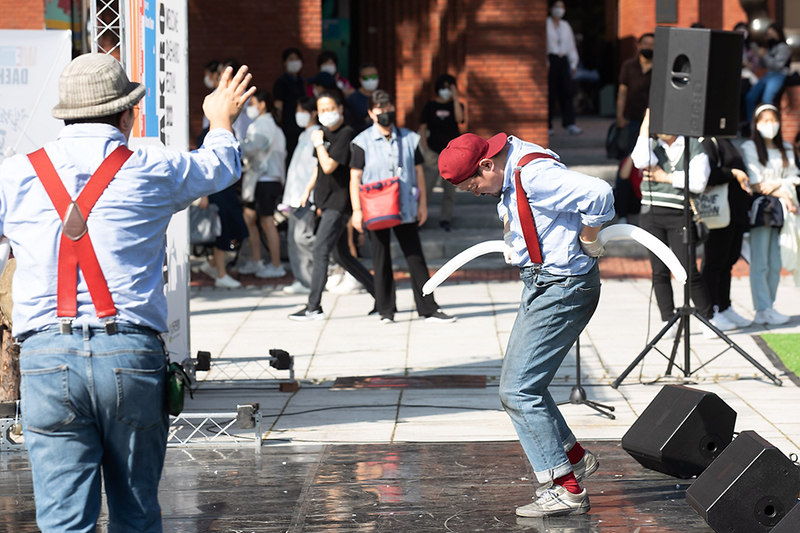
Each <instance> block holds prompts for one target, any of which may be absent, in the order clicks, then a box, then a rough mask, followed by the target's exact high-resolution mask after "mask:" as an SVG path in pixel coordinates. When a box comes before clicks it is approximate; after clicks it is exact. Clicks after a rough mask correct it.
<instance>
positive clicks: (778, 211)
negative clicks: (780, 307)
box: [742, 104, 797, 326]
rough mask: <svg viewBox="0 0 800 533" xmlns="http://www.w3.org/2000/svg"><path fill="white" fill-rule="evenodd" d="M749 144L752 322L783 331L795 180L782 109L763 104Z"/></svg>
mask: <svg viewBox="0 0 800 533" xmlns="http://www.w3.org/2000/svg"><path fill="white" fill-rule="evenodd" d="M753 124H754V125H755V128H753V133H752V135H751V140H749V141H746V142H745V143H744V144H742V152H743V153H744V162H745V164H746V165H747V175H748V176H749V177H750V186H751V187H752V189H753V192H754V193H756V194H755V199H754V200H753V205H752V207H751V208H750V225H751V226H752V228H751V229H750V292H751V293H752V295H753V307H754V308H755V311H756V317H755V320H754V322H755V323H756V324H767V325H771V326H779V325H781V324H786V323H787V322H788V321H789V317H788V316H786V315H783V314H781V313H779V312H777V311H775V309H773V307H772V306H773V304H774V303H775V296H776V295H777V293H778V282H779V281H780V277H781V250H780V232H781V226H783V210H784V209H786V210H787V211H788V212H790V213H797V205H795V203H794V200H793V197H792V195H791V192H790V191H789V190H788V188H789V187H794V184H795V182H796V181H797V166H796V165H795V164H794V158H793V157H790V156H791V155H792V145H791V144H790V143H788V142H784V141H783V136H782V135H781V117H780V112H779V111H778V108H777V107H775V106H774V105H771V104H764V105H762V106H760V107H759V108H758V109H756V111H755V113H754V114H753Z"/></svg>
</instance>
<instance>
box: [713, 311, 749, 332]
mask: <svg viewBox="0 0 800 533" xmlns="http://www.w3.org/2000/svg"><path fill="white" fill-rule="evenodd" d="M720 314H721V315H722V316H724V317H725V318H727V319H728V321H730V322H733V323H734V324H736V325H737V326H739V327H740V328H746V327H747V326H749V325H750V324H752V323H753V321H752V320H748V319H746V318H745V317H743V316H742V315H740V314H739V313H737V312H736V311H734V310H733V307H728V308H727V309H726V310H724V311H723V312H722V313H720Z"/></svg>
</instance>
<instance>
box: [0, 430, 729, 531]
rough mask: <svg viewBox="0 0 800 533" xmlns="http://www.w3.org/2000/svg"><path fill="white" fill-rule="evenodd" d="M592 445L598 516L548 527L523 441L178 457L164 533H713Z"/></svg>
mask: <svg viewBox="0 0 800 533" xmlns="http://www.w3.org/2000/svg"><path fill="white" fill-rule="evenodd" d="M583 444H584V446H586V447H588V448H590V449H591V450H592V451H593V452H594V453H595V454H597V455H598V457H599V459H600V470H598V471H597V473H595V474H594V475H593V476H592V477H591V478H589V479H588V480H587V481H586V483H585V486H586V488H587V489H588V490H589V494H590V497H591V502H592V510H591V511H590V512H589V514H587V515H583V516H578V517H567V518H551V519H544V520H543V519H531V518H525V519H523V518H517V516H516V515H515V514H514V508H515V506H517V505H524V504H526V503H528V502H530V501H531V496H532V494H533V485H532V484H531V483H532V482H531V476H532V474H531V472H530V470H529V467H528V466H527V461H526V460H525V459H524V456H523V453H522V449H521V448H520V446H519V444H518V443H515V442H471V443H452V444H407V443H406V444H364V445H351V444H348V445H307V446H282V445H281V446H275V445H265V446H263V447H262V453H261V454H260V455H259V454H256V453H255V452H254V450H253V449H252V448H249V447H247V448H238V449H230V448H228V449H224V448H220V449H211V448H188V449H169V450H168V451H167V461H166V466H165V469H164V478H163V480H162V482H161V486H160V496H159V498H160V501H161V506H162V511H163V516H164V531H165V532H172V531H185V532H205V531H228V532H232V531H237V532H239V531H240V532H248V533H249V532H276V533H277V532H281V533H284V532H290V533H294V532H300V531H305V532H337V531H368V532H371V531H375V532H377V531H395V532H402V533H422V532H432V531H446V532H460V533H472V532H478V531H497V532H509V531H528V532H538V533H544V532H548V533H562V532H563V533H566V532H569V533H595V532H615V533H616V532H619V533H623V532H625V533H656V532H658V533H664V532H674V533H686V532H692V533H713V532H712V530H711V528H709V527H708V526H707V525H706V524H705V522H704V521H703V520H702V519H701V518H700V517H699V516H698V515H697V514H696V513H695V512H694V510H693V509H692V508H691V507H689V505H688V504H687V503H686V499H685V495H684V493H685V491H686V489H687V487H688V486H689V484H690V483H691V480H679V479H675V478H671V477H668V476H666V475H664V474H661V473H659V472H654V471H651V470H646V469H645V468H643V467H641V466H640V465H639V464H638V463H636V462H635V461H634V460H633V459H631V458H630V457H629V456H628V455H627V454H626V453H625V452H624V451H623V450H622V448H621V447H620V445H619V443H618V442H611V441H598V442H588V441H587V442H584V443H583ZM100 523H101V525H105V524H106V523H107V515H106V514H105V508H104V511H103V515H102V516H101V519H100ZM0 530H2V531H8V532H26V531H38V530H37V529H36V524H35V517H34V504H33V488H32V481H31V472H30V468H29V466H28V461H27V454H21V453H16V454H14V453H0ZM103 530H105V528H103Z"/></svg>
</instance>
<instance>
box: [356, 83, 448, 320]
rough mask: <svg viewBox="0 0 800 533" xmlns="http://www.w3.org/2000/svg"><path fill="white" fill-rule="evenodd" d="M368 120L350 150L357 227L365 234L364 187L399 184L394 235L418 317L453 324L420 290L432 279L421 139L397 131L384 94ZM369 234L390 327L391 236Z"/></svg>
mask: <svg viewBox="0 0 800 533" xmlns="http://www.w3.org/2000/svg"><path fill="white" fill-rule="evenodd" d="M369 114H370V118H371V119H372V121H373V124H372V126H371V127H370V128H367V129H366V130H364V131H362V132H361V133H360V134H358V136H356V138H355V139H353V142H352V145H351V157H350V202H351V203H352V204H353V227H354V228H355V229H356V231H358V232H363V231H364V228H363V222H364V219H363V213H362V211H361V198H360V196H359V190H360V188H361V185H362V184H368V183H375V182H378V181H382V180H385V179H389V178H392V177H398V178H400V192H399V196H400V211H401V212H400V216H401V217H402V221H401V223H400V225H399V226H395V227H394V228H391V230H394V236H395V237H396V238H397V242H398V243H400V248H401V249H402V250H403V255H404V256H405V258H406V263H407V264H408V271H409V274H410V275H411V287H412V290H413V293H414V301H415V302H416V306H417V313H419V316H421V317H424V318H425V321H426V322H453V321H455V318H454V317H451V316H449V315H447V314H445V313H444V312H442V310H441V309H439V305H438V304H437V303H436V300H434V298H433V295H432V294H429V295H428V296H423V295H422V286H423V285H424V284H425V282H426V281H428V278H429V275H428V266H427V265H426V263H425V256H424V255H423V253H422V244H421V243H420V240H419V226H421V225H422V224H424V223H425V220H426V219H427V217H428V208H427V201H426V195H425V175H424V173H423V170H422V162H423V161H424V157H423V155H422V152H421V151H420V146H419V144H420V136H419V135H418V134H416V133H414V132H412V131H410V130H407V129H405V128H399V127H397V126H396V125H395V120H396V111H395V107H394V103H393V102H392V99H391V97H390V96H389V94H388V93H387V92H386V91H380V90H379V91H375V92H374V93H372V96H370V100H369ZM368 233H369V240H370V244H371V247H372V265H373V268H374V270H375V308H376V309H377V310H378V313H379V314H380V317H381V322H383V323H385V324H388V323H392V322H394V314H395V312H396V311H397V305H396V299H395V285H394V273H393V271H392V254H391V246H390V244H391V234H392V232H391V231H390V229H389V228H387V229H381V230H369V231H368Z"/></svg>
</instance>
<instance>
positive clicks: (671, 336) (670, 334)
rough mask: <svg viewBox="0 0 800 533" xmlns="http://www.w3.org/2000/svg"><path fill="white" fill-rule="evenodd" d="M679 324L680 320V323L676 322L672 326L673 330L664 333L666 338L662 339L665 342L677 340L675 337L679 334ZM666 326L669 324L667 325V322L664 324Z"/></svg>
mask: <svg viewBox="0 0 800 533" xmlns="http://www.w3.org/2000/svg"><path fill="white" fill-rule="evenodd" d="M678 324H680V320H679V321H677V322H675V323H674V324H672V327H671V328H669V329H668V330H667V332H666V333H664V336H663V337H661V338H662V339H663V340H672V339H674V338H675V335H677V334H678ZM664 325H665V326H666V325H667V323H666V322H664ZM662 327H663V326H662Z"/></svg>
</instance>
